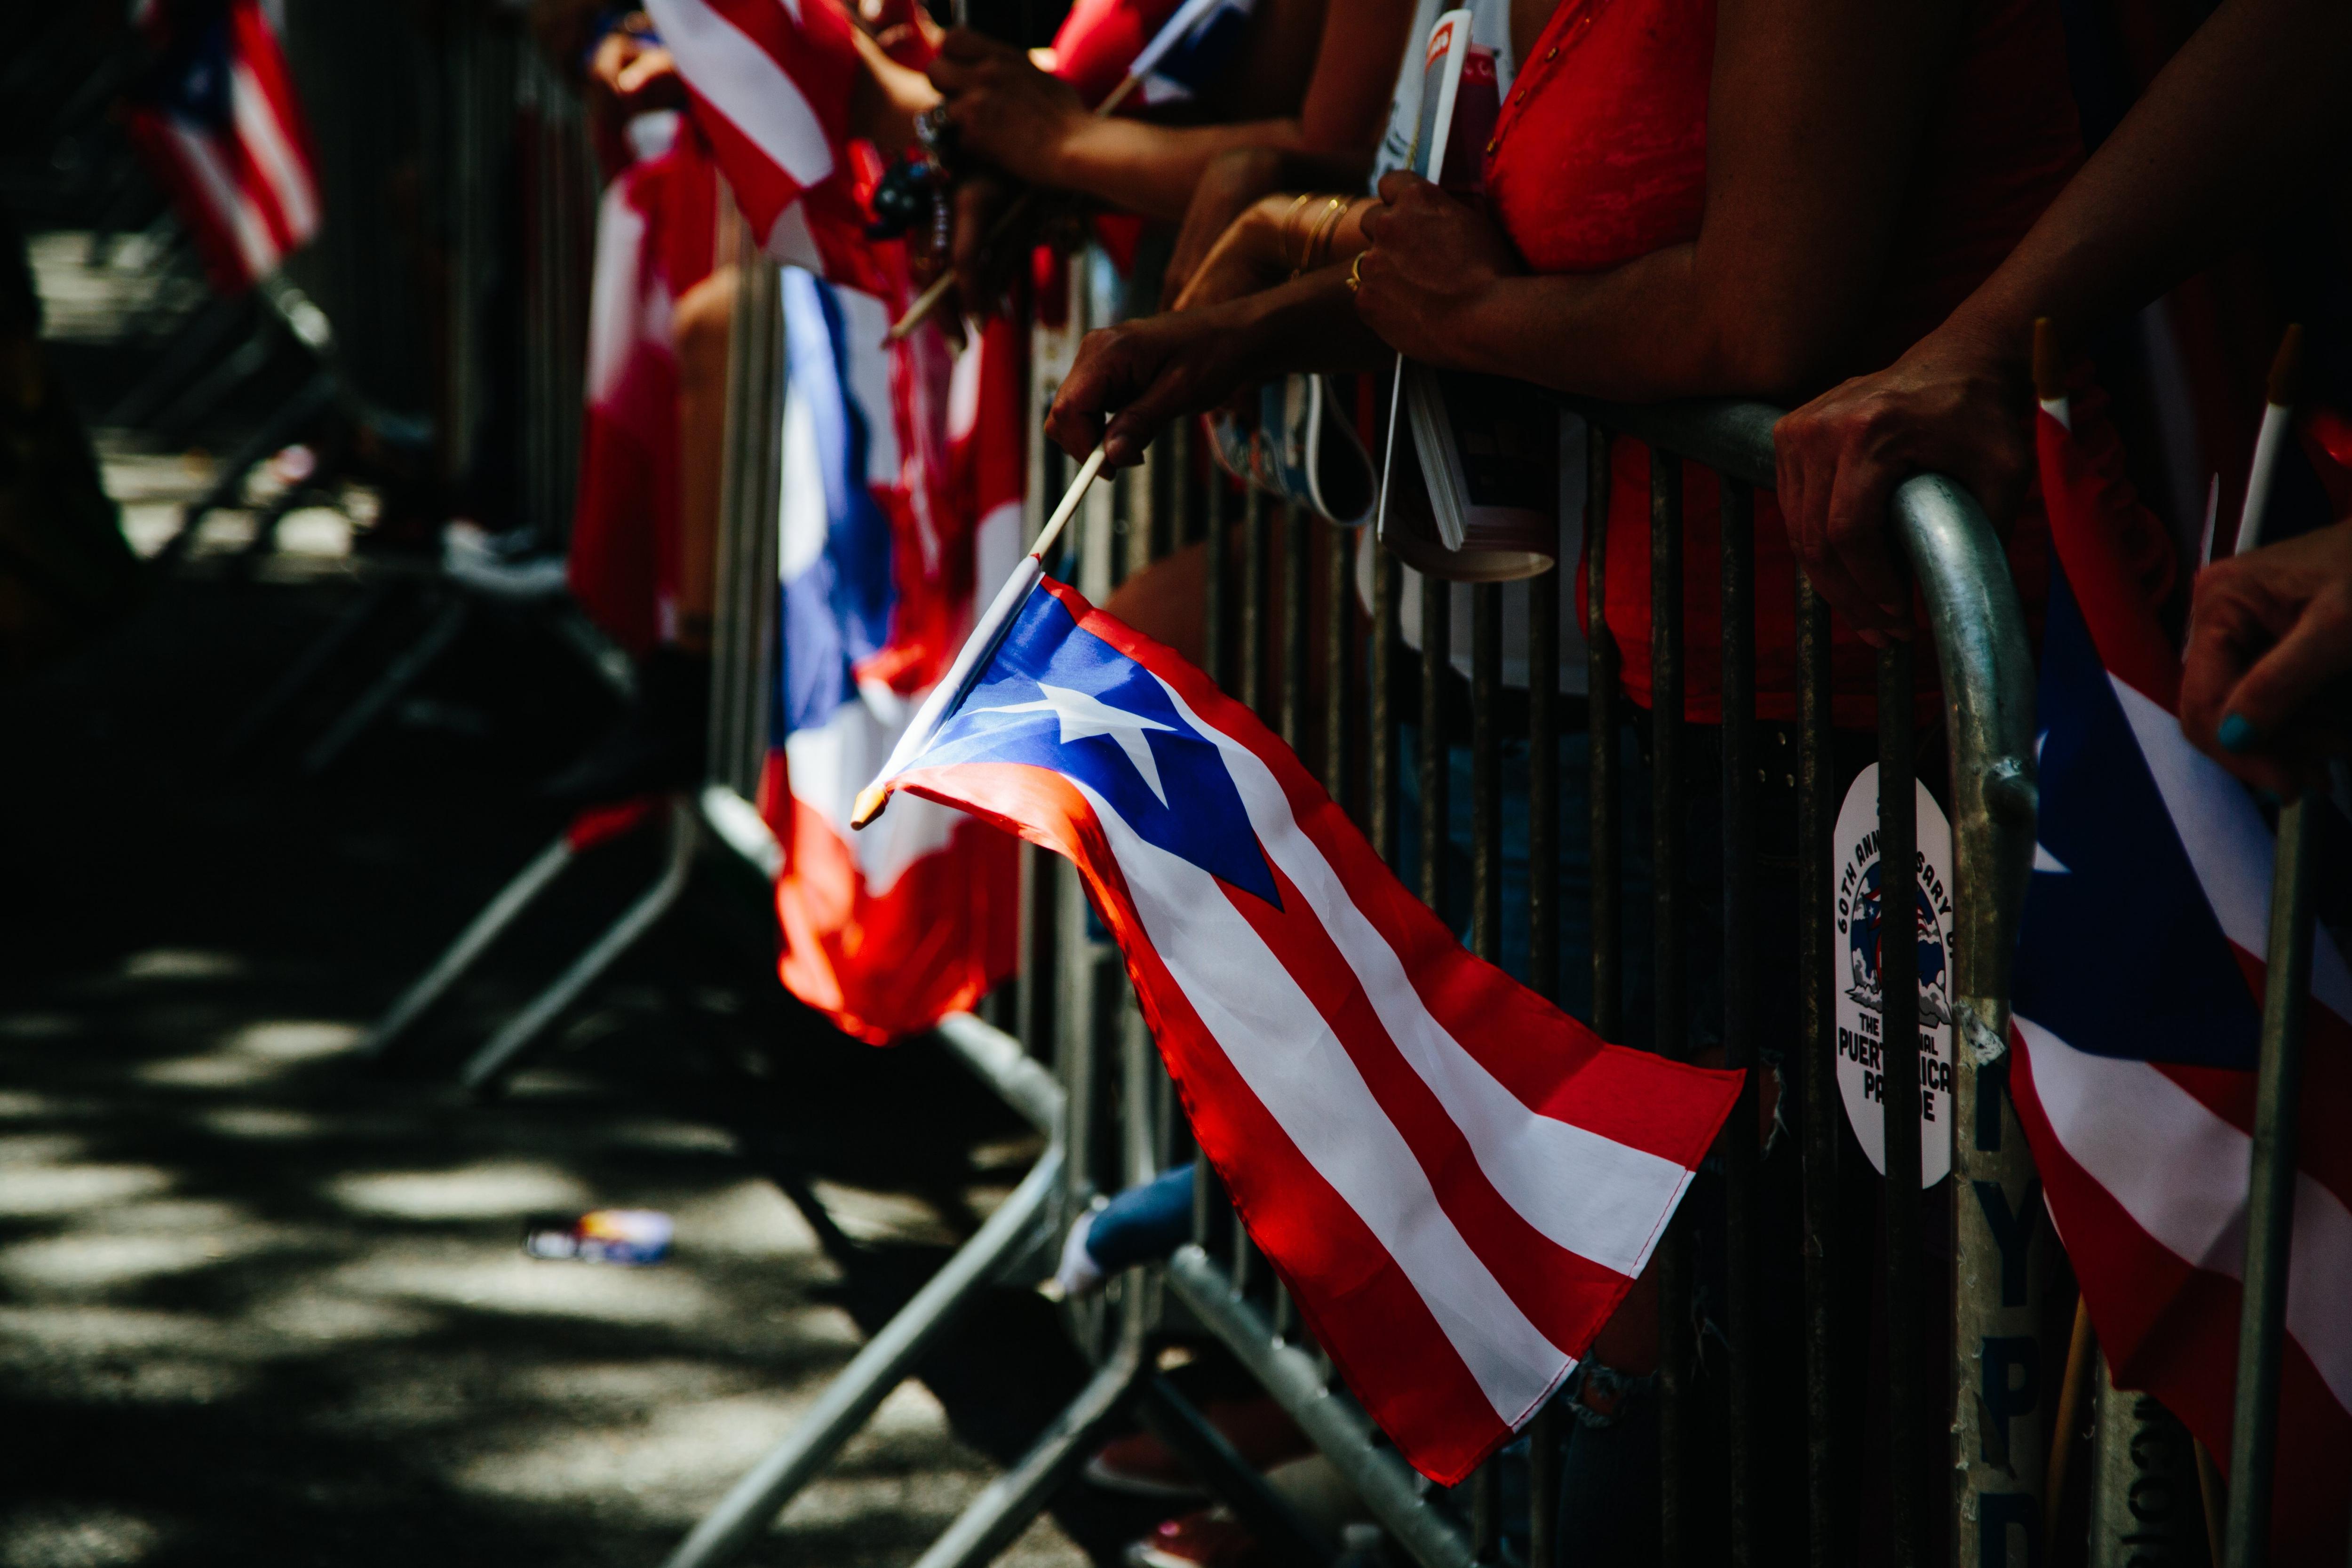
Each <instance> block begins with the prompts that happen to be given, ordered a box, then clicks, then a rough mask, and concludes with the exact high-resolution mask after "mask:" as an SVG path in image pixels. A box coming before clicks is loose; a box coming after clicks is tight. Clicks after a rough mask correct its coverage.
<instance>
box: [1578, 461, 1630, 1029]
mask: <svg viewBox="0 0 2352 1568" xmlns="http://www.w3.org/2000/svg"><path fill="white" fill-rule="evenodd" d="M1611 449H1612V448H1611V442H1610V437H1609V433H1608V432H1607V431H1605V430H1603V429H1602V428H1601V426H1598V425H1594V426H1591V447H1590V453H1589V456H1588V457H1587V458H1586V461H1585V480H1584V482H1585V501H1584V517H1585V528H1584V581H1585V601H1584V620H1585V626H1586V627H1587V634H1586V642H1585V654H1584V670H1585V693H1586V695H1585V713H1586V733H1587V734H1588V736H1589V737H1590V739H1591V755H1590V763H1589V765H1590V769H1591V775H1590V782H1589V785H1588V787H1589V789H1590V792H1591V803H1590V804H1591V835H1592V849H1591V854H1592V1030H1593V1033H1595V1034H1597V1035H1599V1036H1600V1037H1601V1038H1602V1039H1604V1040H1622V1039H1623V1038H1624V1037H1625V1014H1624V995H1625V993H1624V963H1623V958H1624V953H1623V946H1622V944H1623V940H1624V930H1625V923H1624V910H1625V881H1624V879H1625V858H1624V856H1623V854H1622V846H1623V843H1624V840H1623V838H1622V831H1623V830H1622V826H1621V824H1622V801H1621V800H1620V798H1619V796H1620V793H1621V791H1622V778H1623V774H1622V770H1621V769H1620V768H1619V766H1618V759H1617V663H1618V653H1617V639H1616V637H1613V636H1612V635H1611V633H1610V630H1609V585H1608V563H1609V458H1610V452H1611Z"/></svg>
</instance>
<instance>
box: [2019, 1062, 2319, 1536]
mask: <svg viewBox="0 0 2352 1568" xmlns="http://www.w3.org/2000/svg"><path fill="white" fill-rule="evenodd" d="M2011 1044H2012V1047H2014V1048H2013V1049H2012V1052H2011V1069H2010V1091H2011V1097H2012V1099H2013V1100H2014V1102H2015V1104H2016V1107H2017V1118H2018V1122H2019V1124H2020V1125H2021V1127H2022V1128H2023V1129H2024V1131H2025V1134H2026V1138H2027V1140H2028V1142H2030V1143H2031V1144H2032V1149H2033V1159H2034V1164H2035V1167H2036V1169H2037V1170H2038V1172H2039V1173H2040V1175H2041V1178H2042V1192H2043V1194H2045V1196H2046V1198H2047V1201H2048V1203H2049V1205H2050V1213H2051V1215H2052V1216H2053V1219H2054V1220H2055V1222H2056V1224H2057V1226H2058V1228H2059V1230H2060V1232H2061V1233H2062V1241H2063V1245H2064V1247H2065V1248H2066V1254H2067V1257H2068V1259H2069V1260H2070V1261H2071V1262H2072V1264H2073V1265H2074V1275H2075V1278H2076V1279H2077V1280H2079V1281H2080V1283H2081V1289H2082V1291H2083V1299H2084V1302H2085V1304H2086V1305H2087V1306H2088V1307H2089V1309H2090V1312H2091V1321H2092V1323H2093V1324H2094V1325H2095V1327H2096V1329H2097V1330H2098V1335H2099V1348H2100V1350H2101V1352H2103V1353H2104V1354H2105V1356H2106V1357H2107V1359H2108V1363H2109V1365H2110V1367H2111V1368H2112V1369H2113V1371H2114V1373H2115V1377H2116V1384H2117V1386H2119V1387H2124V1388H2133V1389H2141V1390H2145V1391H2146V1392H2147V1393H2149V1394H2155V1395H2156V1396H2157V1398H2158V1399H2159V1400H2161V1401H2163V1403H2164V1405H2165V1407H2166V1408H2167V1409H2168V1410H2170V1411H2171V1412H2172V1413H2173V1414H2174V1415H2177V1416H2179V1418H2180V1420H2181V1421H2182V1423H2183V1424H2185V1425H2186V1426H2188V1427H2189V1430H2190V1431H2191V1432H2193V1433H2195V1434H2196V1435H2197V1437H2198V1440H2199V1441H2200V1442H2201V1443H2203V1444H2204V1445H2205V1447H2206V1449H2207V1451H2208V1452H2209V1453H2210V1454H2211V1455H2212V1457H2213V1459H2214V1462H2215V1463H2216V1464H2218V1465H2221V1466H2224V1467H2226V1466H2227V1465H2228V1463H2229V1458H2230V1427H2231V1400H2232V1395H2233V1393H2234V1390H2235V1386H2236V1381H2237V1378H2236V1363H2237V1344H2238V1319H2239V1315H2240V1309H2241V1306H2242V1301H2243V1299H2244V1291H2243V1289H2242V1288H2241V1286H2240V1284H2239V1282H2238V1281H2237V1280H2236V1279H2231V1278H2230V1277H2229V1276H2228V1275H2226V1274H2221V1273H2217V1272H2215V1271H2213V1270H2210V1269H2203V1268H2194V1267H2192V1266H2191V1265H2190V1264H2189V1263H2188V1262H2187V1261H2186V1260H2184V1259H2183V1258H2179V1256H2178V1255H2176V1254H2175V1253H2174V1252H2173V1251H2172V1250H2171V1249H2170V1248H2168V1247H2166V1246H2164V1245H2163V1244H2162V1243H2161V1242H2159V1241H2158V1240H2157V1239H2156V1238H2155V1237H2151V1236H2149V1235H2148V1234H2147V1231H2146V1230H2144V1229H2143V1228H2141V1226H2140V1224H2139V1222H2138V1221H2137V1220H2136V1219H2134V1218H2133V1217H2132V1215H2131V1213H2130V1211H2129V1210H2127V1209H2126V1208H2125V1207H2124V1206H2123V1205H2121V1204H2119V1203H2117V1202H2116V1199H2115V1198H2114V1196H2113V1195H2112V1194H2109V1193H2108V1192H2107V1190H2106V1189H2105V1187H2103V1186H2101V1185H2100V1184H2099V1183H2098V1182H2097V1181H2096V1180H2095V1178H2093V1177H2092V1176H2091V1175H2090V1174H2089V1173H2087V1172H2085V1171H2084V1169H2083V1168H2082V1166H2081V1165H2079V1164H2078V1163H2075V1161H2074V1156H2073V1155H2072V1154H2071V1153H2070V1152H2068V1151H2067V1149H2066V1146H2065V1144H2064V1143H2063V1142H2061V1141H2060V1139H2059V1138H2058V1136H2057V1133H2056V1131H2054V1130H2053V1128H2052V1126H2051V1124H2050V1120H2049V1117H2048V1115H2047V1114H2046V1113H2045V1112H2044V1110H2042V1100H2041V1097H2040V1095H2039V1094H2038V1093H2037V1092H2036V1089H2035V1087H2034V1082H2033V1066H2032V1052H2031V1050H2029V1049H2027V1048H2026V1047H2024V1045H2023V1043H2022V1042H2021V1040H2020V1039H2019V1037H2017V1036H2016V1035H2015V1034H2014V1033H2012V1035H2011ZM2183 1070H2185V1069H2179V1068H2168V1069H2166V1072H2167V1076H2168V1077H2171V1078H2173V1079H2174V1080H2175V1081H2182V1080H2181V1078H2180V1074H2181V1072H2182V1071H2183ZM2234 1076H2236V1077H2239V1078H2246V1077H2247V1076H2248V1075H2245V1074H2242V1073H2241V1074H2237V1075H2234ZM2249 1081H2251V1079H2249ZM2200 1098H2201V1097H2200ZM2279 1439H2280V1440H2279V1446H2278V1461H2277V1462H2278V1474H2277V1478H2276V1484H2275V1489H2274V1492H2273V1502H2272V1510H2271V1521H2272V1522H2271V1528H2272V1532H2273V1556H2274V1558H2275V1560H2276V1561H2277V1562H2279V1563H2288V1564H2294V1565H2296V1568H2304V1565H2306V1564H2307V1565H2310V1568H2318V1565H2319V1564H2323V1563H2324V1564H2326V1568H2336V1565H2338V1564H2340V1563H2343V1561H2344V1553H2345V1542H2346V1533H2347V1520H2352V1512H2348V1511H2347V1510H2352V1468H2347V1466H2346V1465H2345V1464H2344V1463H2343V1456H2344V1455H2346V1454H2352V1415H2348V1414H2347V1412H2346V1411H2345V1409H2344V1408H2343V1406H2341V1405H2337V1404H2336V1400H2335V1397H2334V1395H2333V1394H2330V1393H2329V1391H2328V1388H2327V1384H2326V1382H2325V1381H2324V1380H2323V1379H2322V1378H2321V1377H2320V1375H2319V1372H2318V1369H2317V1368H2316V1367H2315V1366H2314V1365H2313V1364H2312V1363H2311V1358H2310V1357H2309V1356H2308V1355H2307V1354H2305V1352H2304V1350H2303V1347H2302V1346H2301V1345H2300V1344H2299V1343H2297V1342H2296V1341H2295V1339H2294V1336H2293V1335H2291V1334H2290V1335H2288V1336H2286V1337H2285V1342H2284V1354H2283V1355H2282V1356H2281V1358H2280V1365H2279Z"/></svg>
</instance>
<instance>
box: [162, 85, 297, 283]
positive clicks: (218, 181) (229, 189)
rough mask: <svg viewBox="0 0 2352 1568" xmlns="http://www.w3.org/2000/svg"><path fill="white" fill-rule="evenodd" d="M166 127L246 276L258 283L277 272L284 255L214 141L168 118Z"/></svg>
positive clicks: (165, 121)
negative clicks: (233, 245) (223, 163)
mask: <svg viewBox="0 0 2352 1568" xmlns="http://www.w3.org/2000/svg"><path fill="white" fill-rule="evenodd" d="M163 127H164V130H165V131H166V132H167V133H168V134H169V135H170V136H171V138H172V141H173V144H174V145H176V146H177V147H178V148H179V150H180V161H181V162H182V163H184V164H186V165H187V170H188V173H189V174H190V176H191V177H193V178H194V180H195V182H196V184H197V186H198V187H199V188H200V190H201V191H202V193H203V195H204V198H205V206H206V207H208V208H210V209H211V211H212V214H213V216H214V218H215V221H217V222H218V223H219V224H220V225H221V226H222V227H224V228H226V229H227V230H228V233H229V237H230V238H231V239H232V240H233V241H234V242H235V243H236V249H237V254H238V255H239V256H240V257H241V258H243V259H244V261H245V269H246V272H247V275H248V276H249V277H251V279H253V280H254V281H256V282H258V281H260V280H261V279H264V278H267V277H268V276H269V275H270V274H271V273H272V272H275V271H277V270H278V258H279V257H280V256H281V255H283V252H281V251H280V250H279V249H278V242H277V241H276V240H275V239H274V238H272V237H270V233H269V226H268V224H267V223H266V222H265V221H264V220H263V218H262V216H261V214H260V213H259V212H258V211H257V210H256V208H255V207H254V205H253V203H252V202H251V201H250V200H249V199H247V195H246V194H245V191H244V190H243V188H242V187H240V186H239V185H238V184H237V183H236V181H235V180H233V179H231V178H230V177H229V173H228V171H227V170H226V169H224V168H222V167H221V163H220V159H219V158H218V157H217V156H215V153H214V152H213V144H212V142H211V141H210V140H209V139H207V138H206V137H205V136H203V135H201V134H199V133H198V132H194V131H192V130H190V129H189V128H188V127H187V126H186V125H185V124H184V123H182V122H181V121H178V120H175V119H173V118H171V117H170V116H168V115H167V116H165V117H164V119H163Z"/></svg>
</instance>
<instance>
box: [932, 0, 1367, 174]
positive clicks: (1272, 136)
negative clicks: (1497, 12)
mask: <svg viewBox="0 0 2352 1568" xmlns="http://www.w3.org/2000/svg"><path fill="white" fill-rule="evenodd" d="M1267 11H1268V16H1269V22H1268V25H1269V26H1280V25H1281V24H1282V23H1283V21H1284V20H1285V18H1286V14H1289V15H1301V14H1305V13H1304V11H1303V9H1302V8H1299V7H1282V6H1271V7H1268V8H1267ZM1411 23H1412V5H1411V4H1409V3H1408V0H1330V3H1329V4H1327V5H1324V6H1323V7H1322V16H1321V30H1320V36H1319V37H1317V38H1315V39H1314V40H1312V52H1311V55H1310V54H1309V52H1308V50H1307V48H1303V47H1298V45H1299V44H1302V43H1306V42H1307V40H1304V39H1301V40H1297V41H1295V42H1286V40H1285V39H1282V38H1278V37H1277V38H1273V39H1265V40H1253V42H1254V44H1255V45H1257V47H1254V48H1253V49H1252V50H1251V51H1250V53H1249V56H1248V57H1247V58H1244V61H1243V62H1242V64H1241V66H1240V67H1239V69H1241V70H1242V71H1243V72H1244V76H1246V75H1247V73H1248V72H1249V71H1251V70H1263V71H1266V72H1270V73H1272V76H1273V79H1269V80H1266V81H1264V82H1257V81H1251V80H1246V79H1244V80H1243V81H1241V82H1239V83H1237V84H1236V86H1235V89H1234V91H1233V93H1232V94H1231V95H1230V97H1231V98H1232V99H1233V100H1234V102H1235V104H1236V106H1237V107H1238V108H1239V109H1240V110H1242V114H1243V117H1242V118H1240V119H1237V120H1235V121H1234V122H1232V123H1228V124H1219V125H1185V126H1180V125H1160V124H1152V123H1150V122H1147V121H1140V120H1136V119H1132V118H1129V116H1127V115H1124V114H1115V115H1111V116H1109V117H1108V118H1097V117H1096V116H1095V115H1094V114H1092V113H1091V112H1089V111H1088V110H1087V108H1086V106H1085V105H1084V104H1083V103H1082V102H1080V101H1079V100H1078V96H1077V94H1076V92H1075V91H1073V90H1072V89H1070V87H1069V86H1068V84H1067V83H1065V82H1062V81H1060V80H1058V79H1055V78H1054V77H1051V76H1048V75H1047V74H1046V73H1045V72H1044V71H1041V70H1039V69H1038V68H1036V67H1035V66H1034V64H1032V63H1031V61H1030V59H1029V58H1028V56H1027V55H1025V54H1024V53H1023V52H1022V51H1020V50H1018V49H1015V48H1013V47H1011V46H1009V45H1006V44H1001V43H998V42H996V41H994V40H992V39H990V38H986V37H982V36H981V35H979V34H977V33H970V32H955V33H950V34H949V35H948V37H947V39H946V40H945V42H944V43H943V44H942V45H941V47H940V58H939V59H937V60H936V61H934V62H933V63H932V65H931V70H930V75H931V80H932V81H933V82H934V83H936V84H937V85H938V87H939V89H940V91H941V92H942V93H944V94H946V95H947V97H948V100H949V103H950V108H949V114H950V118H951V119H952V120H953V121H954V122H955V126H956V131H957V134H958V136H959V138H960V139H961V145H962V147H963V148H964V150H965V151H967V152H969V153H971V154H972V155H974V156H975V157H978V158H980V159H982V160H984V161H986V162H988V163H993V164H995V165H996V166H997V167H998V168H1001V169H1003V171H1005V172H1006V173H1007V174H1013V175H1014V176H1015V177H1017V178H1019V179H1022V180H1025V181H1028V182H1030V183H1031V184H1041V185H1050V186H1053V187H1055V188H1056V189H1060V190H1066V191H1075V192H1077V193H1079V194H1081V195H1090V196H1094V197H1096V198H1097V199H1099V200H1102V201H1106V202H1110V203H1113V204H1115V205H1118V206H1121V207H1124V208H1127V209H1128V210H1129V211H1133V212H1139V213H1141V214H1143V215H1145V216H1150V217H1159V218H1166V219H1170V220H1171V221H1172V220H1174V219H1178V218H1181V217H1182V216H1184V213H1185V210H1186V207H1187V205H1188V204H1189V203H1190V202H1191V200H1192V193H1193V190H1194V187H1195V186H1197V185H1198V184H1200V181H1201V177H1202V173H1203V172H1204V171H1205V170H1206V169H1207V167H1208V165H1209V163H1210V162H1211V161H1212V160H1213V159H1214V158H1216V157H1217V156H1218V155H1219V154H1220V153H1227V152H1232V151H1234V150H1236V149H1243V148H1268V149H1273V150H1276V151H1278V152H1296V153H1328V154H1336V155H1342V156H1347V155H1362V154H1366V153H1369V152H1370V149H1371V148H1372V147H1374V146H1375V145H1377V144H1378V142H1379V141H1380V136H1381V127H1382V126H1383V125H1384V124H1385V123H1386V121H1387V116H1388V103H1389V93H1390V89H1391V87H1392V85H1393V84H1394V81H1395V79H1396V69H1397V61H1398V60H1399V59H1400V58H1402V55H1403V52H1404V35H1405V32H1406V29H1407V28H1408V27H1409V26H1411ZM1306 58H1311V59H1312V60H1313V66H1312V68H1311V71H1309V72H1308V73H1307V82H1306V87H1305V89H1304V90H1303V91H1300V90H1299V89H1297V87H1296V85H1295V84H1296V81H1297V62H1299V61H1300V60H1303V59H1306ZM1285 70H1286V71H1287V74H1288V79H1282V78H1283V76H1284V74H1285ZM1294 104H1295V106H1296V107H1295V108H1292V109H1290V111H1289V112H1273V113H1269V112H1266V111H1265V107H1263V106H1270V105H1283V106H1286V107H1287V106H1289V105H1294Z"/></svg>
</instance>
